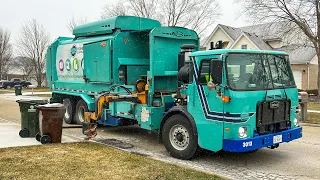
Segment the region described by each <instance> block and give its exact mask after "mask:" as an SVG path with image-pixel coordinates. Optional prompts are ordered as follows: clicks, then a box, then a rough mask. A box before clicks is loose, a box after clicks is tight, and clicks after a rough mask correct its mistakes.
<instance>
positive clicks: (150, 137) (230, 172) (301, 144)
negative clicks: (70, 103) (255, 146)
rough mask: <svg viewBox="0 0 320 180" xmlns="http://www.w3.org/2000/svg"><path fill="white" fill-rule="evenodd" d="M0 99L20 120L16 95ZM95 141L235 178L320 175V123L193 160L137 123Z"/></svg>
mask: <svg viewBox="0 0 320 180" xmlns="http://www.w3.org/2000/svg"><path fill="white" fill-rule="evenodd" d="M0 101H1V103H0V119H3V120H6V122H12V123H16V124H19V123H20V112H19V106H18V104H17V103H16V102H15V101H16V98H10V97H8V96H3V95H0ZM0 125H1V121H0ZM63 134H64V135H67V136H69V137H74V138H78V139H83V135H82V134H81V129H80V128H70V129H64V130H63ZM1 138H5V137H4V136H1V137H0V139H1ZM95 141H98V142H100V143H106V144H109V145H112V146H116V147H118V148H120V149H124V150H126V151H129V152H132V153H137V154H142V155H146V156H150V157H152V158H155V159H159V160H162V161H168V162H173V163H177V164H180V165H185V166H189V167H191V168H195V169H198V170H202V171H206V172H211V173H215V174H218V175H222V176H224V177H227V178H231V179H320V127H312V126H304V127H303V138H301V139H299V140H296V141H293V142H290V143H284V144H281V145H280V147H279V148H277V149H274V150H271V149H268V148H264V149H260V150H259V151H257V152H255V153H253V154H248V153H211V152H207V151H205V152H203V153H201V154H200V155H199V157H197V158H195V159H193V160H190V161H184V160H178V159H174V158H171V157H170V156H169V154H168V153H167V152H166V150H165V148H164V146H163V145H162V144H161V143H159V142H158V141H157V133H156V132H150V131H146V130H143V129H140V128H139V127H137V126H128V127H100V128H99V129H98V136H97V137H96V138H95ZM128 144H129V145H130V146H128Z"/></svg>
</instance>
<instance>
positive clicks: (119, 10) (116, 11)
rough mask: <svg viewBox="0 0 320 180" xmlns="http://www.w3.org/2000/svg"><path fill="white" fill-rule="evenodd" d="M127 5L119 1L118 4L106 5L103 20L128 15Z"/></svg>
mask: <svg viewBox="0 0 320 180" xmlns="http://www.w3.org/2000/svg"><path fill="white" fill-rule="evenodd" d="M127 14H128V12H127V4H126V2H125V1H118V2H117V3H116V4H111V5H106V6H105V7H104V8H103V12H102V14H101V19H106V18H108V17H113V16H125V15H127Z"/></svg>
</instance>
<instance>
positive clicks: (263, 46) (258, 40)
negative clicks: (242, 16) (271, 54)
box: [243, 32, 272, 50]
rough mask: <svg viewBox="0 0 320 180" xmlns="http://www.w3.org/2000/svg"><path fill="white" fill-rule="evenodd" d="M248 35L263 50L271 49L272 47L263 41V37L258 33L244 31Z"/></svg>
mask: <svg viewBox="0 0 320 180" xmlns="http://www.w3.org/2000/svg"><path fill="white" fill-rule="evenodd" d="M243 33H244V34H245V35H247V37H248V38H249V39H250V40H251V41H252V42H253V43H254V44H255V45H256V46H257V47H258V48H259V49H263V50H271V49H272V48H271V47H270V46H269V45H268V44H267V43H266V42H264V41H263V39H262V38H261V37H259V36H258V35H256V34H255V33H248V32H243Z"/></svg>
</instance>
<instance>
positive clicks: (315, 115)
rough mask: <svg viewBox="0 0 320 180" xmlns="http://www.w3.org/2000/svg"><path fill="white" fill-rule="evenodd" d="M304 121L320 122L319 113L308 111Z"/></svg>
mask: <svg viewBox="0 0 320 180" xmlns="http://www.w3.org/2000/svg"><path fill="white" fill-rule="evenodd" d="M306 123H312V124H320V113H308V116H307V120H306Z"/></svg>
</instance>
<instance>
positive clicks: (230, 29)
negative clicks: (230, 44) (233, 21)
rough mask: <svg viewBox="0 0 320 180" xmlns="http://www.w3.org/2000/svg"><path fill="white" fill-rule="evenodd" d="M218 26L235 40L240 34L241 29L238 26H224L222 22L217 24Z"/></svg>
mask: <svg viewBox="0 0 320 180" xmlns="http://www.w3.org/2000/svg"><path fill="white" fill-rule="evenodd" d="M219 25H220V27H221V28H222V29H223V30H224V31H225V32H226V33H228V35H229V36H230V37H231V38H232V39H233V40H234V41H235V40H236V39H237V38H238V37H239V36H240V34H241V32H242V30H241V29H239V28H235V27H231V26H226V25H223V24H219Z"/></svg>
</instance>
